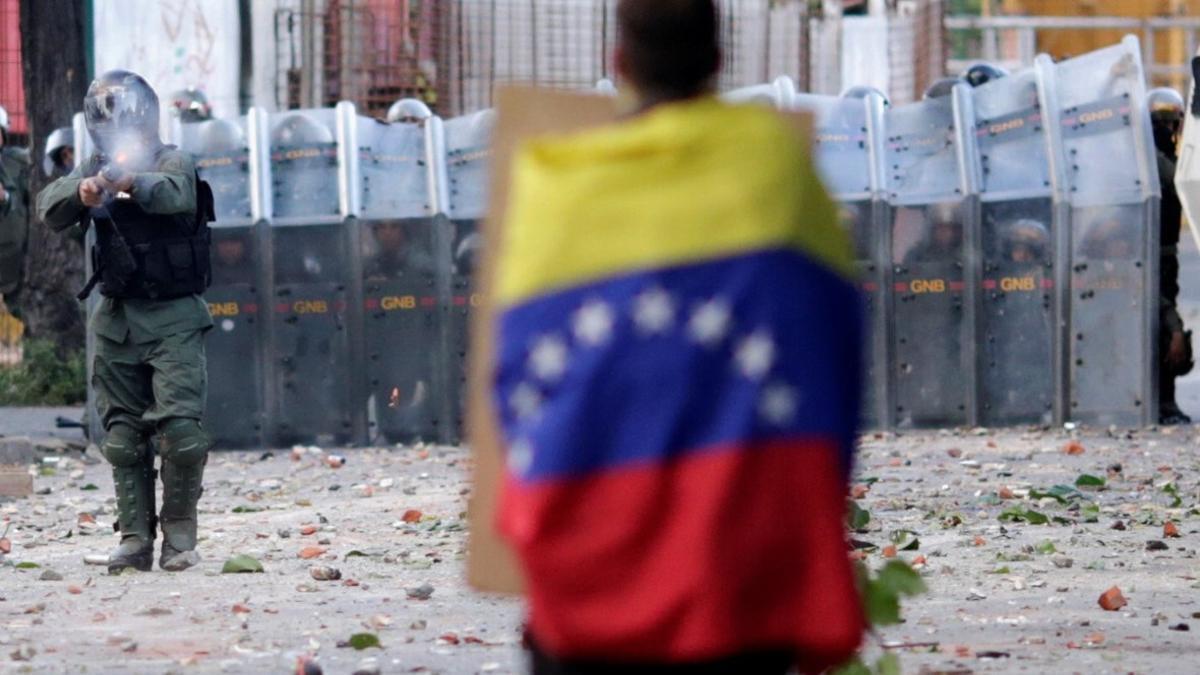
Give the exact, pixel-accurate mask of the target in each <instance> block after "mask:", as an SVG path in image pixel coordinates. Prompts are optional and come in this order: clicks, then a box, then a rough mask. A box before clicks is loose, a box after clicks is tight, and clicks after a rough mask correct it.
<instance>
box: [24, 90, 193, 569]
mask: <svg viewBox="0 0 1200 675" xmlns="http://www.w3.org/2000/svg"><path fill="white" fill-rule="evenodd" d="M83 107H84V114H85V116H86V119H87V128H88V132H89V134H90V135H91V137H92V140H93V141H94V142H95V144H96V147H97V149H98V151H99V152H98V153H97V154H96V155H93V156H92V157H89V158H87V160H86V161H84V162H83V163H82V164H80V165H79V166H77V167H76V168H75V169H74V170H73V171H72V172H71V174H70V175H68V176H66V177H64V178H60V179H58V180H57V181H55V182H54V183H52V184H50V185H49V186H48V187H47V188H46V189H45V190H44V191H42V193H41V194H40V195H39V196H38V211H39V213H40V215H41V219H42V221H43V222H45V223H46V225H48V226H49V227H51V228H52V229H54V230H56V231H62V230H65V229H67V228H69V227H71V226H72V225H75V224H77V223H83V224H85V225H87V224H90V225H91V226H93V227H95V228H96V238H97V250H96V259H97V261H98V264H97V268H98V269H97V272H98V273H97V275H96V276H95V277H94V278H93V279H92V281H91V282H89V284H88V287H87V288H85V290H84V293H81V294H80V297H81V299H82V298H86V297H87V293H88V292H89V291H90V290H91V287H92V286H94V285H95V283H96V282H100V292H101V294H102V295H104V299H103V301H101V302H100V304H99V306H98V307H97V308H96V310H95V312H94V313H93V315H92V318H91V326H90V328H91V330H92V331H94V333H95V339H96V356H95V363H94V369H95V374H94V376H93V378H92V383H93V386H95V387H96V399H97V406H98V408H99V413H100V416H101V419H102V421H103V424H104V429H105V430H106V432H107V436H106V437H105V439H104V442H103V444H102V445H101V448H100V451H101V453H102V454H103V455H104V457H105V459H107V460H108V462H109V463H110V464H111V465H112V467H113V484H114V486H115V488H116V492H117V523H118V527H119V531H120V534H121V542H120V545H119V546H118V547H117V548H116V550H114V551H113V552H112V553H111V554H110V555H109V559H108V570H109V572H110V573H120V572H122V571H124V570H126V569H130V568H133V569H136V570H140V571H143V572H146V571H149V570H150V569H151V566H152V563H153V556H154V540H155V536H156V535H155V521H156V517H155V472H154V453H153V451H152V450H151V447H150V436H151V435H157V437H158V445H159V448H160V454H161V456H162V471H161V473H162V480H163V504H162V511H161V512H160V513H159V514H158V518H157V521H158V524H159V525H161V527H162V532H163V543H162V553H161V556H160V558H159V566H160V567H161V568H162V569H164V570H168V571H180V570H184V569H187V568H188V567H191V566H193V565H195V564H197V563H198V562H199V559H200V558H199V555H198V554H197V553H196V550H195V549H196V525H197V523H196V521H197V511H196V505H197V502H198V501H199V499H200V493H201V492H202V486H201V483H202V479H203V475H204V465H205V463H206V461H207V459H208V451H209V448H210V446H211V442H210V440H209V436H208V434H207V432H206V431H205V430H204V428H203V426H202V424H201V420H202V419H203V417H204V402H205V395H206V388H207V374H206V372H205V355H204V333H205V332H206V331H208V330H209V329H210V328H211V327H212V317H211V316H210V315H209V313H208V306H207V304H205V302H204V299H203V298H202V297H201V294H202V293H203V292H204V290H205V289H206V288H207V285H208V280H209V261H208V251H209V240H208V228H207V221H208V219H209V218H211V214H212V201H211V193H209V192H208V191H207V190H204V189H202V186H203V184H202V183H200V182H199V181H198V178H197V175H196V166H195V163H194V161H193V160H192V157H191V156H190V155H188V154H187V153H184V152H180V151H179V150H176V149H175V148H173V147H170V146H165V145H163V143H162V141H161V140H160V139H159V135H158V123H159V105H158V96H157V95H156V94H155V93H154V90H153V89H151V88H150V85H148V84H147V83H146V81H145V80H144V79H142V78H141V77H140V76H139V75H136V74H134V73H131V72H128V71H123V70H114V71H110V72H107V73H105V74H103V75H101V76H100V77H98V78H97V79H96V80H95V81H94V82H92V84H91V86H90V87H89V88H88V92H87V97H86V98H85V99H84V105H83ZM201 195H204V198H201ZM131 250H136V251H138V252H139V255H137V256H136V257H135V256H132V255H131V254H130V251H131ZM181 250H186V251H188V252H189V253H190V255H186V256H184V255H177V252H179V251H181ZM168 251H170V252H171V253H172V254H171V255H168V254H167V253H168Z"/></svg>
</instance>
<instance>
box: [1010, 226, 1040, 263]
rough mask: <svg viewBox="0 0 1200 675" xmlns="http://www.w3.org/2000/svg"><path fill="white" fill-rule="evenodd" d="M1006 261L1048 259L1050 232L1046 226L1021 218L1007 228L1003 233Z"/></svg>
mask: <svg viewBox="0 0 1200 675" xmlns="http://www.w3.org/2000/svg"><path fill="white" fill-rule="evenodd" d="M1003 237H1004V239H1003V242H1004V250H1003V251H1002V253H1003V255H1004V259H1005V260H1010V261H1015V262H1036V261H1042V260H1044V259H1045V257H1046V251H1047V249H1048V247H1049V245H1050V232H1049V231H1048V230H1047V229H1046V226H1045V225H1043V224H1041V223H1039V222H1038V221H1036V220H1033V219H1030V218H1021V219H1019V220H1017V221H1015V222H1013V223H1011V224H1010V225H1008V227H1006V228H1005V230H1004V233H1003Z"/></svg>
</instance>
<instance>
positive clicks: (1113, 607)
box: [1099, 586, 1129, 612]
mask: <svg viewBox="0 0 1200 675" xmlns="http://www.w3.org/2000/svg"><path fill="white" fill-rule="evenodd" d="M1099 602H1100V607H1101V608H1102V609H1103V610H1104V611H1106V612H1115V611H1117V610H1118V609H1121V608H1122V607H1124V606H1125V605H1128V604H1129V601H1128V600H1126V599H1125V596H1124V595H1122V594H1121V589H1120V588H1117V587H1116V586H1113V587H1112V588H1110V589H1108V590H1107V591H1104V592H1103V593H1101V594H1100V601H1099Z"/></svg>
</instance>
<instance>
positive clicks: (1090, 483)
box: [1075, 473, 1107, 487]
mask: <svg viewBox="0 0 1200 675" xmlns="http://www.w3.org/2000/svg"><path fill="white" fill-rule="evenodd" d="M1106 482H1107V481H1105V480H1104V479H1103V478H1101V477H1099V476H1093V475H1092V474H1090V473H1084V474H1080V475H1079V478H1076V479H1075V487H1104V485H1105V483H1106Z"/></svg>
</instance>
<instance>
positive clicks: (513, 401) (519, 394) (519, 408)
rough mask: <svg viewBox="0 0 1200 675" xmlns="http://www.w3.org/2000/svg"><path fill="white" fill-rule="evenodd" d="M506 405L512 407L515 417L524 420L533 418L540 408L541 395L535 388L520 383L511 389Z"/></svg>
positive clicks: (525, 383) (526, 383)
mask: <svg viewBox="0 0 1200 675" xmlns="http://www.w3.org/2000/svg"><path fill="white" fill-rule="evenodd" d="M508 403H509V405H511V406H512V409H513V412H515V413H516V414H517V417H519V418H521V419H526V418H529V417H533V416H534V415H536V414H537V413H538V411H539V410H541V408H542V394H541V392H539V391H538V390H537V387H534V386H533V385H531V384H529V383H528V382H522V383H521V384H519V385H517V388H516V389H513V392H512V394H510V395H509V397H508Z"/></svg>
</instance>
